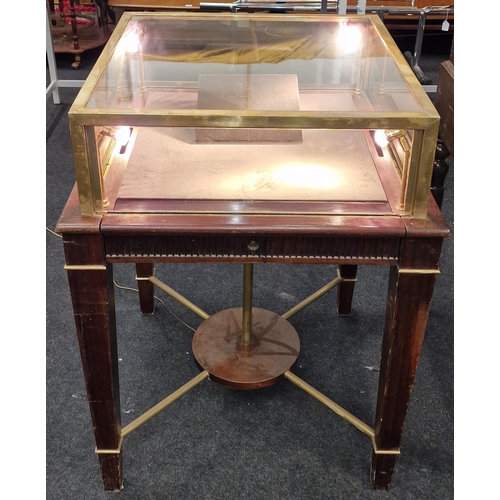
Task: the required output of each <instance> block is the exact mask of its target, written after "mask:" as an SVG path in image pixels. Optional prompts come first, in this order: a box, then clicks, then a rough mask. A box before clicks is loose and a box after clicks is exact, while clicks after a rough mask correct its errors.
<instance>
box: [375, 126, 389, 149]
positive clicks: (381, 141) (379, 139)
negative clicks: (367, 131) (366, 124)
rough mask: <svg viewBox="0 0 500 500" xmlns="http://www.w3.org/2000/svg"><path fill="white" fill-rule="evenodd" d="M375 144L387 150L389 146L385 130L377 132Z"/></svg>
mask: <svg viewBox="0 0 500 500" xmlns="http://www.w3.org/2000/svg"><path fill="white" fill-rule="evenodd" d="M374 137H375V142H376V143H377V144H378V145H379V146H380V147H381V148H385V147H386V146H387V144H389V140H388V139H387V135H386V133H385V130H375V134H374Z"/></svg>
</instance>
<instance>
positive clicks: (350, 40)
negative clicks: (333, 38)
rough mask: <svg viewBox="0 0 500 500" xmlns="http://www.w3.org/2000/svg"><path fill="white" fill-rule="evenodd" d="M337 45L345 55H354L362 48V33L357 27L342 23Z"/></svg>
mask: <svg viewBox="0 0 500 500" xmlns="http://www.w3.org/2000/svg"><path fill="white" fill-rule="evenodd" d="M337 43H338V44H339V46H340V48H341V49H342V52H343V53H344V54H352V53H353V52H356V51H357V50H358V49H359V47H360V44H361V31H360V30H359V28H358V27H357V26H353V25H347V24H346V23H341V24H340V29H339V34H338V37H337Z"/></svg>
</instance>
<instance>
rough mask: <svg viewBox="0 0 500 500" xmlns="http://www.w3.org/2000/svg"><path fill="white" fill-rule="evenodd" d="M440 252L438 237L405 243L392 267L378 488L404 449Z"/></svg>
mask: <svg viewBox="0 0 500 500" xmlns="http://www.w3.org/2000/svg"><path fill="white" fill-rule="evenodd" d="M439 253H440V241H437V240H436V241H435V242H434V241H425V242H423V244H420V243H417V244H416V245H413V244H412V242H411V241H410V242H405V248H404V249H403V256H404V259H403V262H402V263H400V265H399V266H398V267H396V266H393V267H391V271H390V277H389V292H388V299H387V306H386V317H385V329H384V339H383V344H382V357H381V364H380V379H379V388H378V400H377V410H376V417H375V443H374V451H373V455H372V471H371V481H372V486H373V487H374V488H376V489H388V488H389V485H390V482H391V476H392V472H393V469H394V466H395V464H396V457H397V454H398V453H399V446H400V442H401V436H402V432H403V425H404V420H405V417H406V412H407V409H408V404H409V401H410V395H411V391H412V387H413V381H414V378H415V372H416V369H417V363H418V359H419V355H420V349H421V346H422V341H423V338H424V333H425V328H426V325H427V318H428V315H429V307H430V302H431V298H432V293H433V290H434V284H435V281H436V275H437V272H438V271H437V260H438V259H439ZM422 255H423V256H424V257H422ZM426 255H428V256H429V257H427V258H426V257H425V256H426ZM416 260H418V262H415V261H416ZM426 260H427V262H426Z"/></svg>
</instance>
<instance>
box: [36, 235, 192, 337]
mask: <svg viewBox="0 0 500 500" xmlns="http://www.w3.org/2000/svg"><path fill="white" fill-rule="evenodd" d="M45 229H46V230H47V231H48V232H49V233H50V234H52V235H54V236H57V237H58V238H62V236H61V235H60V234H57V233H56V232H55V231H52V229H49V228H48V227H45ZM113 284H114V285H115V287H116V288H119V289H120V290H129V291H131V292H136V293H139V290H138V289H137V288H132V287H129V286H123V285H119V284H118V283H117V282H116V281H115V280H113ZM154 298H155V300H157V301H158V302H159V303H160V304H161V305H162V306H163V307H164V308H165V310H166V311H167V312H168V313H169V314H171V315H172V316H173V317H174V318H175V319H176V320H177V321H179V322H180V323H182V324H183V325H184V326H185V327H186V328H189V329H190V330H192V331H193V332H195V331H196V329H194V328H193V327H192V326H190V325H188V324H187V323H186V322H184V321H183V320H182V319H181V318H179V316H177V315H176V314H175V313H174V312H173V311H171V310H170V309H169V308H168V307H167V306H166V305H165V303H164V302H163V300H161V299H160V298H159V297H157V296H156V295H155V296H154Z"/></svg>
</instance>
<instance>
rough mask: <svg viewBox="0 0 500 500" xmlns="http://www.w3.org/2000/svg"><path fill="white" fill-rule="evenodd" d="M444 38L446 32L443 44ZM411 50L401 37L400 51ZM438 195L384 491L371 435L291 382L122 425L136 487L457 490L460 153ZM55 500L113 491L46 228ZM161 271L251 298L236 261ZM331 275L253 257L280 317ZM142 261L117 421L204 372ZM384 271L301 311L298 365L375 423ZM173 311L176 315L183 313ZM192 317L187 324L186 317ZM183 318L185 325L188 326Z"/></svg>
mask: <svg viewBox="0 0 500 500" xmlns="http://www.w3.org/2000/svg"><path fill="white" fill-rule="evenodd" d="M440 44H443V46H442V47H440ZM404 50H406V48H405V49H404ZM448 53H449V44H448V41H444V42H443V41H442V39H440V38H435V39H433V40H432V41H430V42H428V41H427V40H426V43H425V44H424V53H423V55H422V61H421V67H422V69H423V70H424V72H425V73H426V74H427V75H428V76H429V77H430V78H431V79H433V80H434V82H437V71H438V67H439V64H440V63H441V62H442V61H443V60H445V59H447V55H448ZM98 54H99V49H96V50H94V51H89V52H87V53H84V54H83V55H82V63H81V66H80V68H79V69H78V70H73V69H71V68H70V64H71V62H72V57H71V56H68V55H62V54H61V55H58V57H57V63H58V70H59V78H61V79H71V80H75V79H76V80H78V79H84V78H85V76H86V75H87V74H88V71H89V70H90V69H91V67H92V65H93V63H94V62H95V60H96V57H97V56H98ZM77 91H78V89H73V88H63V89H61V91H60V93H61V99H62V102H61V104H59V105H54V104H53V103H52V100H51V99H50V98H49V99H48V100H47V113H46V124H47V129H46V134H47V143H46V144H47V149H46V154H47V158H46V167H47V183H46V186H47V195H46V199H47V204H46V223H47V227H48V228H50V229H53V228H54V227H55V224H56V222H57V220H58V217H59V215H60V213H61V211H62V209H63V206H64V204H65V201H66V199H67V196H68V195H69V192H70V190H71V188H72V185H73V182H74V173H73V164H72V153H71V144H70V137H69V131H68V120H67V112H68V109H69V107H70V105H71V103H72V101H73V99H74V98H75V96H76V94H77ZM449 164H450V173H449V175H448V178H447V190H446V194H445V198H444V203H443V214H444V216H445V218H446V220H447V222H448V224H449V226H450V229H451V230H452V236H451V238H449V239H448V240H446V241H445V243H444V247H443V253H442V260H441V275H440V276H439V277H438V280H437V286H436V290H435V294H434V298H433V302H432V308H431V313H430V318H429V324H428V329H427V335H426V338H425V341H424V345H423V349H422V355H421V360H420V364H419V369H418V372H417V377H416V382H415V386H414V392H413V398H412V401H411V403H410V407H409V411H408V416H407V419H406V428H405V433H404V437H403V442H402V448H401V451H402V455H401V457H400V458H399V460H398V463H397V467H396V470H395V473H394V476H393V481H392V487H391V489H390V490H389V491H388V492H380V491H373V490H371V489H370V483H369V466H370V455H371V443H370V441H369V439H368V438H367V437H366V436H365V435H364V434H362V433H361V432H359V431H358V430H357V429H355V428H354V427H352V426H351V425H349V424H348V423H347V422H345V421H344V420H342V419H341V418H340V417H338V416H337V415H336V414H334V413H333V412H331V411H330V410H328V409H327V408H326V407H325V406H323V405H321V404H320V403H319V402H317V401H316V400H314V399H312V398H311V397H310V396H308V395H307V394H306V393H304V392H303V391H301V390H300V389H298V388H297V387H295V386H293V385H292V384H291V383H289V382H287V381H284V382H283V383H281V384H278V385H276V386H274V387H272V388H268V389H263V390H259V391H254V392H245V391H241V392H239V391H233V390H228V389H226V388H224V387H220V386H218V385H216V384H214V383H212V382H210V381H204V382H203V383H202V384H201V385H199V386H198V387H196V388H195V389H193V390H192V391H191V392H189V393H188V394H186V395H185V396H183V397H182V398H180V399H179V400H178V401H176V402H175V403H174V404H172V405H171V406H169V407H168V408H167V409H165V410H164V411H163V412H161V413H160V414H158V415H156V416H155V417H154V418H153V419H151V420H150V421H149V422H147V423H146V424H145V425H143V426H142V427H140V428H139V429H138V430H136V431H134V432H133V433H132V434H130V435H129V436H127V437H126V439H125V442H124V447H123V470H124V490H123V491H122V492H121V493H120V494H119V495H120V498H123V500H128V499H134V500H136V499H140V500H142V499H155V500H161V499H179V500H184V499H186V500H198V499H199V500H212V499H229V500H232V499H235V500H237V499H238V500H247V499H248V500H250V499H252V500H271V499H273V500H295V499H297V500H299V499H300V500H303V499H324V500H327V499H377V500H382V499H384V500H385V499H387V500H394V499H404V500H411V499H418V500H427V499H436V500H447V499H452V498H453V497H454V493H453V490H454V488H453V484H454V482H453V477H454V471H453V467H454V449H453V434H454V432H453V428H454V426H453V422H454V415H453V408H454V406H453V394H454V388H453V342H454V339H453V333H454V316H453V310H454V302H453V283H454V279H453V278H454V277H453V213H454V212H453V176H454V172H453V158H450V159H449ZM46 239H47V241H46V252H47V253H46V255H47V269H46V279H47V283H46V312H47V315H46V338H47V352H46V356H47V357H46V369H47V371H46V387H47V393H46V395H47V400H46V403H47V410H46V438H47V440H46V446H47V448H46V463H47V468H46V498H48V499H51V500H69V499H78V500H80V499H82V500H83V499H92V500H99V499H104V498H109V496H110V495H112V493H105V492H104V491H103V490H102V484H101V478H100V471H99V466H98V459H97V456H96V455H95V453H94V443H93V434H92V425H91V421H90V416H89V411H88V406H87V401H86V395H85V388H84V382H83V377H82V371H81V366H80V359H79V351H78V345H77V340H76V334H75V327H74V322H73V316H72V310H71V302H70V296H69V289H68V285H67V280H66V275H65V271H64V270H63V264H64V258H63V251H62V243H61V240H60V239H59V238H58V237H57V236H55V235H53V234H52V233H50V232H49V231H47V236H46ZM157 276H158V277H159V278H160V279H161V280H162V281H164V282H166V283H167V284H169V285H170V286H172V287H173V288H174V289H176V290H178V291H179V292H180V293H182V294H184V295H185V296H186V297H188V298H189V299H190V300H192V301H193V302H194V303H196V304H197V305H199V306H200V307H201V308H202V309H204V310H206V311H207V312H208V313H213V312H217V311H219V310H221V309H225V308H228V307H233V306H239V305H240V302H241V280H242V269H241V267H240V266H238V265H218V264H217V265H159V266H158V269H157ZM335 276H336V269H335V266H305V265H304V266H278V265H256V266H255V275H254V305H255V306H256V307H263V308H266V309H270V310H274V311H276V312H280V313H283V312H285V311H287V310H288V309H290V308H291V307H292V306H293V305H294V304H295V303H297V302H298V301H300V300H301V299H303V298H305V297H307V296H308V295H309V294H310V293H312V292H313V291H315V290H316V289H318V288H320V287H321V286H322V285H324V284H325V283H326V282H328V281H330V280H331V279H333V277H335ZM134 277H135V270H134V269H133V267H132V266H128V265H117V266H115V279H116V283H117V285H118V287H117V289H116V307H117V321H118V325H117V328H118V340H119V344H118V345H119V358H120V385H121V403H122V423H123V424H124V425H126V424H127V423H129V422H131V421H132V420H133V419H135V418H137V417H138V416H139V415H140V414H141V413H143V412H144V411H146V410H147V409H149V408H150V407H151V406H153V405H154V404H156V403H158V402H159V401H160V400H161V399H163V398H164V397H166V396H167V395H168V394H170V393H171V392H172V391H174V390H175V389H177V388H178V387H179V386H180V385H182V384H184V383H185V382H186V381H188V380H189V379H190V378H192V377H193V376H194V375H196V374H197V373H198V371H197V368H196V367H195V365H194V363H193V359H192V355H191V349H190V345H191V336H192V331H191V329H190V328H189V327H192V328H196V327H197V326H198V325H199V324H200V321H201V320H200V319H199V318H198V317H196V316H195V315H194V314H193V313H191V312H189V311H187V310H186V309H185V308H183V307H182V306H181V305H179V304H178V303H176V302H175V301H173V300H172V299H170V298H169V297H168V296H166V295H164V294H162V292H161V291H158V292H157V296H158V298H160V299H161V300H162V301H163V303H164V306H165V307H164V306H163V305H162V304H161V303H160V302H159V301H158V302H157V309H156V312H155V314H154V315H152V316H142V315H141V314H140V311H139V305H138V299H137V294H136V293H135V292H134V291H130V290H128V289H126V288H123V287H135V286H136V284H135V280H134ZM386 289H387V269H385V268H382V269H380V268H370V267H361V268H360V269H359V276H358V283H357V285H356V291H355V297H354V304H353V312H352V315H351V316H350V317H347V318H339V317H337V316H336V315H335V313H334V307H332V306H333V304H334V301H335V291H332V292H330V293H329V294H326V295H325V296H323V297H322V298H321V299H319V300H318V301H316V302H315V303H314V304H312V305H311V306H309V307H308V308H306V309H304V310H303V311H302V312H300V313H299V314H297V315H296V316H294V317H293V318H291V320H290V321H291V323H292V324H293V325H294V327H295V328H296V330H297V331H298V332H299V334H300V336H301V344H302V345H301V353H300V358H299V363H298V366H297V369H296V373H297V374H298V375H299V376H300V377H301V378H303V379H305V380H306V381H307V382H309V383H310V384H311V385H313V386H314V387H316V388H317V389H318V390H320V391H322V392H323V393H325V394H326V395H327V396H329V397H330V398H332V399H333V400H334V401H336V402H337V403H339V404H340V405H341V406H343V407H344V408H346V409H348V410H349V411H350V412H352V413H354V414H355V415H356V416H358V417H359V418H361V419H362V420H364V421H366V422H367V423H369V424H370V425H371V424H372V422H373V418H374V408H375V397H376V389H377V383H378V363H379V355H380V347H381V339H382V326H383V313H384V303H385V294H386ZM174 314H175V315H176V316H177V318H176V317H175V316H174ZM178 318H179V319H180V320H182V322H181V321H179V319H178ZM184 323H185V324H187V325H188V326H186V325H185V324H184Z"/></svg>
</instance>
